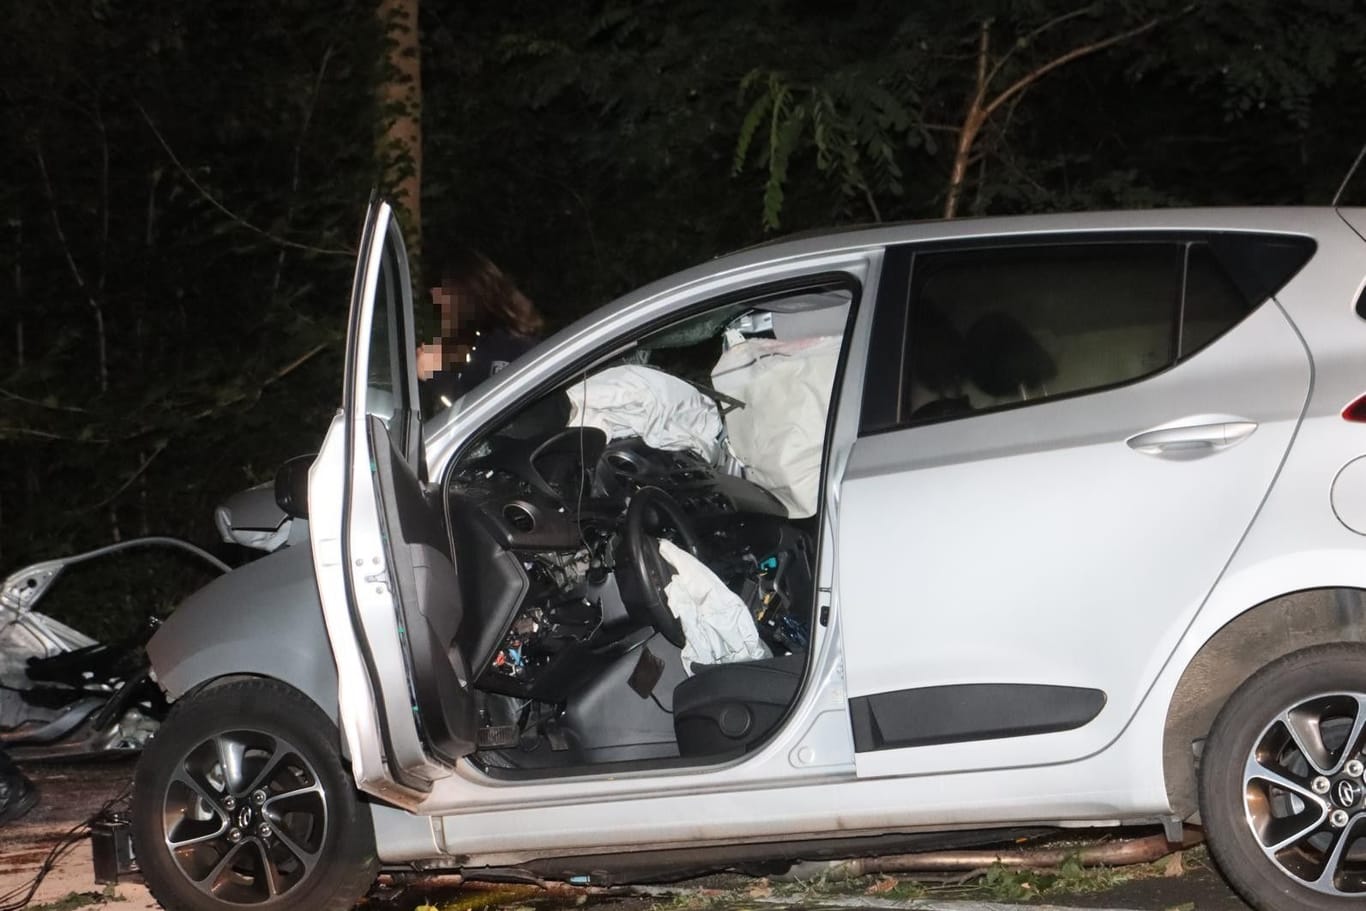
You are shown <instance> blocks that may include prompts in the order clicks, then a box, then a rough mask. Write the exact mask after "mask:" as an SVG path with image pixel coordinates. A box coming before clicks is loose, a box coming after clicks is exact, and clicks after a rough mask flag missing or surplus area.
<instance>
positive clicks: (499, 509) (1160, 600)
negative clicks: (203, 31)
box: [133, 202, 1366, 911]
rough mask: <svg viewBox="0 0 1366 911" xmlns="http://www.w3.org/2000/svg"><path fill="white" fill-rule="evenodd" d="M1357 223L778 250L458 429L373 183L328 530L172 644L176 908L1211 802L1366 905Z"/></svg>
mask: <svg viewBox="0 0 1366 911" xmlns="http://www.w3.org/2000/svg"><path fill="white" fill-rule="evenodd" d="M1363 230H1366V210H1349V209H1341V210H1338V209H1329V208H1325V209H1283V210H1260V209H1258V210H1252V209H1248V210H1239V209H1229V210H1207V211H1198V210H1196V211H1161V212H1130V213H1112V214H1091V215H1067V216H1051V217H1022V218H1008V219H982V220H967V221H954V222H944V223H924V224H912V225H904V226H896V227H885V228H875V229H868V230H858V231H848V232H842V233H831V234H825V235H822V236H810V237H804V238H800V239H793V240H788V241H783V242H779V243H774V244H770V245H766V246H762V247H758V248H754V249H751V250H746V251H743V252H740V253H737V254H734V255H731V256H727V257H724V258H721V259H717V260H715V261H713V262H710V263H708V264H706V265H703V266H699V267H697V268H694V269H691V270H688V271H686V272H682V273H680V274H678V275H675V276H673V277H671V278H669V279H666V280H663V281H660V282H657V283H655V284H652V285H649V286H647V287H645V288H643V289H641V290H640V291H638V292H635V293H633V294H630V295H627V296H626V297H624V298H622V299H621V300H619V301H617V302H616V303H614V304H611V305H609V306H608V307H606V308H604V309H602V310H599V311H598V312H596V313H593V314H592V315H590V316H588V317H586V318H584V319H582V320H580V321H579V322H577V323H575V324H573V325H572V326H570V327H568V328H567V329H565V330H564V331H562V332H560V333H559V334H557V335H556V336H554V337H553V338H551V339H550V340H548V341H546V342H545V343H543V344H542V345H540V346H539V347H538V348H536V349H535V350H534V351H533V352H532V353H531V354H529V355H527V356H525V357H523V358H521V359H520V360H518V361H516V362H514V363H513V364H512V365H511V366H509V367H508V368H507V369H506V370H504V371H502V372H501V373H500V374H498V375H497V376H496V377H495V378H494V379H493V380H492V381H490V382H488V383H486V384H484V385H483V386H481V387H479V388H478V389H476V390H474V391H473V392H470V393H468V394H466V395H465V396H464V397H462V398H460V399H458V400H457V401H455V402H454V403H453V405H452V406H451V407H449V408H447V409H446V410H444V411H442V412H440V413H438V414H437V415H436V416H435V417H433V418H431V419H429V420H427V421H426V422H425V424H424V422H423V420H422V419H421V414H420V410H419V407H418V404H417V403H418V381H417V378H416V375H415V369H414V358H413V352H414V350H415V348H416V341H417V339H416V338H415V336H414V329H413V319H412V297H411V290H410V283H409V275H408V266H407V261H406V258H405V253H404V248H403V243H402V240H401V238H400V237H399V234H398V231H397V228H396V223H395V220H394V217H393V214H392V212H391V211H390V208H389V207H388V206H387V205H386V204H384V203H383V202H376V203H374V204H373V205H372V206H371V210H370V212H369V214H368V217H367V221H366V225H365V229H364V234H363V238H362V247H361V249H362V253H361V256H360V262H359V263H358V266H357V270H356V278H355V287H354V292H353V296H352V301H351V312H350V324H349V330H348V336H347V339H348V340H347V367H346V378H345V385H344V387H343V389H342V407H341V410H339V411H338V412H337V414H336V417H335V418H334V419H333V421H332V425H331V427H330V429H329V431H328V433H327V436H326V440H325V442H324V444H323V447H322V450H321V452H320V453H319V454H318V456H317V457H316V459H315V460H310V461H309V463H308V464H304V463H297V462H296V463H293V464H291V465H288V466H286V467H285V468H284V469H283V470H282V471H281V474H280V476H279V478H278V479H277V491H276V492H277V495H278V499H279V501H280V503H281V505H282V507H283V508H284V509H285V510H286V511H287V512H289V513H290V514H291V515H292V516H293V517H294V519H293V521H294V522H296V523H298V524H297V526H296V529H297V530H298V531H299V532H300V533H299V534H298V535H297V538H298V543H295V544H293V545H292V546H286V547H284V548H282V549H281V550H279V551H278V552H275V553H273V554H271V555H270V556H268V557H265V558H263V559H261V560H259V561H257V562H255V563H252V564H249V565H247V566H245V567H243V568H241V569H239V570H236V571H234V572H232V573H230V574H228V575H226V576H224V577H222V578H220V579H219V580H217V581H215V582H214V583H212V584H211V585H209V586H208V587H207V588H205V589H203V590H201V591H200V592H198V593H197V594H196V595H194V596H193V597H191V598H190V599H189V600H188V601H187V602H186V603H185V604H184V605H183V606H182V607H181V608H180V609H179V610H178V611H177V612H176V613H175V614H174V615H173V616H172V617H171V619H170V620H169V621H168V622H167V623H166V624H165V626H164V627H163V628H162V629H161V630H160V631H159V632H158V634H157V635H156V637H155V638H154V639H153V640H152V642H151V644H150V646H149V649H148V651H149V655H150V658H151V661H152V665H153V668H154V671H155V674H156V678H157V680H158V681H159V683H160V685H161V686H162V687H163V688H164V689H165V691H166V693H167V695H168V697H170V698H171V699H173V700H174V708H173V711H172V713H171V715H170V717H169V718H168V719H167V721H166V723H165V725H164V726H163V727H162V729H161V731H160V733H159V734H158V736H157V737H156V738H155V739H154V741H153V742H152V744H151V745H150V746H149V748H148V749H147V750H146V752H145V754H144V756H143V758H142V760H141V763H140V765H139V767H138V770H137V775H136V782H135V791H134V823H133V826H134V837H135V841H136V844H137V849H138V856H139V859H140V863H141V866H142V870H143V873H144V876H145V877H146V879H147V881H148V883H149V885H150V886H151V889H152V891H153V893H154V894H155V895H156V897H157V898H158V899H159V900H160V901H161V902H162V904H164V905H165V906H166V907H167V908H170V909H174V911H186V909H194V911H221V909H226V908H230V907H238V906H242V905H256V904H260V905H270V906H271V907H275V908H282V909H310V911H313V909H341V908H346V907H349V906H350V904H351V903H352V902H353V901H354V900H355V899H356V898H357V897H359V896H360V895H361V894H363V893H364V892H365V890H366V889H367V887H368V886H369V885H370V883H371V882H372V880H373V879H374V877H375V875H376V873H377V872H378V871H380V870H382V869H388V870H412V869H418V870H431V869H458V870H463V871H465V872H467V873H471V872H476V873H477V872H484V873H486V874H500V875H513V874H518V873H520V874H525V873H532V874H535V875H537V876H540V877H549V878H565V879H571V880H577V881H599V880H611V879H622V878H630V877H632V876H644V875H647V874H652V873H657V872H658V871H661V870H679V869H701V868H706V867H713V868H714V867H718V866H727V865H734V864H736V863H740V862H744V861H747V860H755V859H768V860H784V859H788V860H790V859H796V858H802V857H810V856H816V855H820V856H830V855H832V854H836V853H839V852H841V851H844V852H852V851H856V850H857V851H865V850H867V849H868V845H870V844H880V845H885V844H893V843H896V840H897V839H902V840H903V842H904V841H906V840H915V843H916V844H933V841H934V838H933V837H932V836H928V835H927V833H948V832H956V833H961V832H963V831H964V830H993V831H999V830H1004V829H1009V828H1011V827H1020V826H1058V827H1071V826H1097V825H1120V824H1130V823H1158V822H1160V823H1163V824H1165V825H1166V826H1167V831H1168V832H1169V833H1171V834H1172V835H1173V836H1174V837H1175V836H1176V835H1177V833H1179V832H1180V826H1181V824H1182V823H1184V822H1187V821H1198V822H1200V823H1201V824H1202V825H1203V826H1204V827H1205V829H1206V832H1207V834H1208V837H1209V839H1210V844H1211V847H1212V850H1213V853H1214V856H1215V858H1216V859H1217V861H1218V863H1219V865H1220V867H1221V868H1222V870H1223V871H1224V873H1225V874H1226V875H1227V877H1228V878H1229V879H1230V880H1231V881H1232V883H1233V884H1234V885H1235V886H1236V887H1237V888H1238V890H1239V891H1240V892H1242V894H1243V895H1244V896H1246V898H1247V899H1248V900H1249V901H1250V902H1251V903H1252V904H1253V905H1254V906H1256V907H1257V908H1260V909H1263V911H1269V909H1284V908H1287V907H1291V906H1293V907H1299V908H1311V909H1339V908H1366V778H1363V775H1366V769H1364V768H1363V748H1366V602H1364V601H1363V592H1366V295H1364V294H1363V286H1364V285H1366V242H1364V241H1363V239H1362V236H1361V235H1360V234H1359V232H1361V231H1363ZM305 528H306V534H304V533H303V531H304V529H305ZM870 836H879V837H882V838H881V839H880V840H878V841H876V842H870V841H869V837H870ZM956 837H961V835H958V836H956Z"/></svg>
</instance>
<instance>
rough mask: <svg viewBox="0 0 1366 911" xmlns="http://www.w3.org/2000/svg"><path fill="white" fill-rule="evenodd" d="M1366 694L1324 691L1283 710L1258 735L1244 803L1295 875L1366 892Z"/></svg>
mask: <svg viewBox="0 0 1366 911" xmlns="http://www.w3.org/2000/svg"><path fill="white" fill-rule="evenodd" d="M1364 731H1366V694H1363V693H1356V692H1334V693H1324V694H1321V695H1317V696H1313V697H1311V698H1309V699H1305V700H1303V701H1300V702H1298V703H1296V704H1295V705H1293V706H1291V707H1290V708H1288V709H1286V710H1284V711H1282V712H1281V713H1280V714H1278V715H1277V716H1276V717H1275V719H1273V720H1272V721H1271V723H1270V724H1268V725H1267V726H1266V727H1265V728H1264V729H1263V731H1262V733H1261V735H1260V736H1259V737H1257V739H1256V740H1255V742H1254V743H1253V746H1252V749H1251V751H1250V752H1249V753H1248V756H1247V760H1246V764H1245V765H1244V768H1243V776H1242V778H1243V808H1244V812H1245V817H1246V821H1247V825H1248V827H1249V828H1250V829H1251V830H1252V835H1253V837H1254V838H1255V839H1256V841H1257V845H1258V846H1259V847H1260V848H1261V850H1262V852H1263V853H1264V854H1265V855H1266V857H1267V858H1268V859H1269V860H1270V861H1271V862H1272V863H1273V864H1274V865H1275V866H1276V868H1277V869H1279V870H1280V871H1281V872H1282V873H1284V874H1285V875H1286V876H1289V877H1290V878H1291V879H1293V880H1294V881H1295V882H1296V883H1298V884H1300V885H1302V886H1305V887H1308V888H1310V889H1313V890H1315V891H1317V892H1321V893H1324V894H1326V895H1331V896H1339V897H1353V898H1363V897H1366V778H1363V775H1366V764H1364V763H1366V759H1364V758H1363V755H1362V750H1363V747H1364V746H1366V744H1364V743H1363V732H1364Z"/></svg>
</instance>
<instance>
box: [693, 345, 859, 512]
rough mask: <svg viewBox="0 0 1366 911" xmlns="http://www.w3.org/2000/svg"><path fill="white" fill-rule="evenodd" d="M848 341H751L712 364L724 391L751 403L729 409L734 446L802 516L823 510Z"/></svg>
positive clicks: (749, 469)
mask: <svg viewBox="0 0 1366 911" xmlns="http://www.w3.org/2000/svg"><path fill="white" fill-rule="evenodd" d="M840 341H841V338H840V336H837V335H832V336H824V337H819V338H808V339H798V340H794V341H781V340H778V339H765V338H755V339H746V340H744V341H741V342H739V343H737V344H735V345H733V346H732V347H731V348H730V349H729V350H728V351H726V352H725V353H724V354H722V355H721V359H720V360H718V361H717V362H716V366H715V367H714V368H712V372H711V381H712V385H713V386H715V387H716V389H717V390H718V391H720V392H724V393H725V394H726V395H729V396H733V397H735V398H737V399H740V400H741V401H743V402H747V403H748V405H747V406H746V407H744V408H736V409H733V410H731V411H729V412H727V413H726V434H727V437H728V441H729V446H730V450H731V452H732V453H733V454H734V455H735V457H736V458H738V459H739V460H740V461H741V462H742V463H743V464H744V467H745V477H747V478H749V479H750V480H751V481H754V482H755V483H756V484H759V485H760V486H762V487H765V488H767V489H768V490H769V491H770V492H771V493H772V494H773V495H774V496H776V497H777V498H778V499H779V500H782V502H783V505H784V506H786V507H787V514H788V515H789V516H791V517H792V518H794V519H804V518H806V517H808V516H812V515H815V513H816V498H817V496H818V494H819V491H820V483H821V453H822V450H823V449H824V447H825V419H826V415H827V414H828V413H829V411H830V390H831V388H832V387H833V386H834V382H835V365H836V363H837V362H838V360H839V353H840Z"/></svg>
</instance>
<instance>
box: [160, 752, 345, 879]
mask: <svg viewBox="0 0 1366 911" xmlns="http://www.w3.org/2000/svg"><path fill="white" fill-rule="evenodd" d="M162 814H163V831H164V833H165V839H166V847H167V849H168V851H169V852H170V854H171V856H172V858H174V860H175V863H176V866H177V867H178V868H179V870H180V872H181V873H182V874H183V875H184V876H185V878H186V879H187V880H188V881H189V882H190V883H192V884H193V885H194V886H195V888H197V889H199V890H200V891H201V892H204V893H206V894H208V895H210V896H213V897H214V898H216V899H217V900H219V901H222V902H226V903H230V904H241V905H260V904H267V903H270V902H273V901H275V900H276V899H279V898H281V897H283V896H285V895H288V894H290V893H291V892H293V891H294V890H296V889H298V887H299V886H300V885H302V884H303V883H305V882H306V881H308V880H309V879H310V877H311V875H312V873H313V871H314V869H315V868H316V867H317V865H318V863H319V860H320V859H321V855H322V847H323V844H324V843H325V839H326V836H327V827H328V799H327V794H326V792H325V790H324V788H323V786H322V784H321V782H320V781H319V778H318V774H317V772H316V770H315V769H314V768H313V766H312V765H311V764H310V763H309V761H308V760H307V759H306V758H305V757H304V754H303V753H302V752H301V751H300V750H298V749H297V748H296V747H295V746H294V745H293V744H291V743H289V742H288V741H287V740H284V739H282V738H280V737H277V736H274V735H271V734H266V733H262V732H258V731H225V732H222V733H218V734H215V735H213V736H212V737H209V738H208V739H206V740H203V741H202V742H200V743H199V744H198V745H197V746H195V747H194V748H193V749H191V750H190V751H189V752H187V753H186V754H185V755H184V756H183V757H182V758H181V760H180V761H179V762H178V763H177V764H176V767H175V771H174V773H173V774H172V775H171V776H170V780H169V781H168V783H167V785H166V789H165V796H164V799H163V801H162Z"/></svg>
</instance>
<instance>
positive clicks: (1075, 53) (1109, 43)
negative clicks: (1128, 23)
mask: <svg viewBox="0 0 1366 911" xmlns="http://www.w3.org/2000/svg"><path fill="white" fill-rule="evenodd" d="M1165 21H1166V20H1165V19H1164V18H1161V17H1159V18H1157V19H1149V20H1148V21H1147V22H1145V23H1143V24H1142V25H1140V26H1136V27H1135V28H1131V29H1129V30H1128V31H1123V32H1120V33H1119V34H1117V35H1111V36H1110V37H1109V38H1102V39H1101V40H1100V41H1093V42H1091V43H1090V44H1083V45H1081V46H1080V47H1074V48H1072V50H1070V51H1067V52H1066V53H1064V54H1059V55H1058V56H1057V57H1054V58H1053V59H1052V60H1050V61H1048V62H1047V63H1045V64H1043V65H1042V66H1039V67H1036V68H1035V69H1033V70H1031V71H1029V72H1028V73H1026V74H1025V75H1023V76H1021V77H1020V78H1019V79H1017V80H1015V82H1013V83H1012V84H1011V85H1010V87H1009V88H1007V89H1006V90H1005V91H1003V92H1001V94H999V95H997V96H996V97H995V98H993V99H992V100H991V102H990V103H989V104H988V105H987V106H986V108H985V109H984V111H983V113H984V115H985V116H986V117H990V116H991V115H992V114H993V113H994V112H995V111H996V109H997V108H999V107H1000V106H1001V105H1003V104H1005V103H1006V102H1007V101H1009V100H1010V99H1011V98H1013V97H1015V96H1016V95H1018V94H1019V93H1020V92H1023V91H1024V90H1025V89H1027V88H1029V87H1030V86H1031V85H1033V84H1034V83H1036V82H1038V81H1039V80H1040V79H1042V78H1043V77H1044V76H1047V75H1048V74H1049V73H1051V72H1053V71H1054V70H1056V69H1057V68H1058V67H1060V66H1066V65H1067V64H1069V63H1071V62H1072V61H1073V60H1078V59H1080V58H1082V57H1086V56H1088V55H1090V54H1094V53H1096V52H1097V51H1103V50H1105V49H1106V48H1108V47H1113V46H1115V45H1116V44H1122V43H1123V42H1125V41H1128V40H1130V39H1131V38H1137V37H1138V36H1139V35H1142V34H1143V33H1145V32H1150V31H1152V30H1153V29H1155V28H1157V27H1158V26H1159V25H1161V24H1162V23H1163V22H1165Z"/></svg>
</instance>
